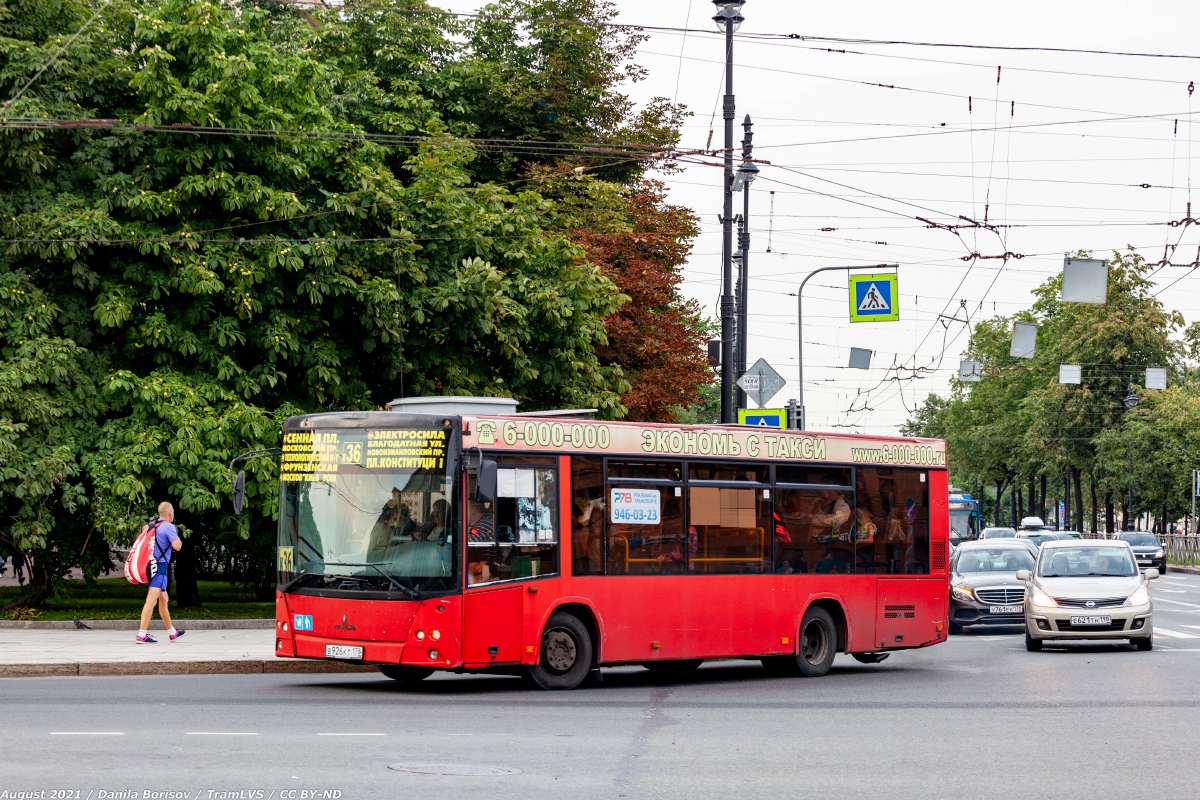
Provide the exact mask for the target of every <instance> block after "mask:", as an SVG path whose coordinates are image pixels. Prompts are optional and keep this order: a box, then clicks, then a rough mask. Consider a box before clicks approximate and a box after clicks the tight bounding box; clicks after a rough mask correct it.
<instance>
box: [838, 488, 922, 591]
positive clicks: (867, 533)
mask: <svg viewBox="0 0 1200 800" xmlns="http://www.w3.org/2000/svg"><path fill="white" fill-rule="evenodd" d="M857 497H858V508H857V511H856V517H857V520H858V529H859V531H861V532H862V533H863V534H864V536H863V537H862V539H861V541H859V542H857V547H856V553H855V562H856V568H857V571H858V572H865V573H875V574H891V575H898V574H908V575H927V574H928V573H929V476H928V473H926V471H925V470H920V469H906V468H901V467H859V468H858V491H857ZM870 526H874V530H872V529H871V527H870Z"/></svg>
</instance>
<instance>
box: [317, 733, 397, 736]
mask: <svg viewBox="0 0 1200 800" xmlns="http://www.w3.org/2000/svg"><path fill="white" fill-rule="evenodd" d="M317 736H387V734H386V733H318V734H317Z"/></svg>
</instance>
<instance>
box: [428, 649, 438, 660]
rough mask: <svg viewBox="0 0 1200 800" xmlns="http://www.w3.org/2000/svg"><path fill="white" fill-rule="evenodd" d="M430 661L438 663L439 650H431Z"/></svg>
mask: <svg viewBox="0 0 1200 800" xmlns="http://www.w3.org/2000/svg"><path fill="white" fill-rule="evenodd" d="M429 660H430V661H437V650H430V651H429Z"/></svg>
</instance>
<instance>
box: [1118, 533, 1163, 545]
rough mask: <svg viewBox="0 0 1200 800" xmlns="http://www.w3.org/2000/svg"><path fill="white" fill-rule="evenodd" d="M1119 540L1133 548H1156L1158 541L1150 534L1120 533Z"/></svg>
mask: <svg viewBox="0 0 1200 800" xmlns="http://www.w3.org/2000/svg"><path fill="white" fill-rule="evenodd" d="M1120 539H1121V541H1122V542H1129V543H1130V544H1131V545H1133V546H1134V547H1158V539H1156V538H1154V534H1152V533H1122V534H1121V536H1120Z"/></svg>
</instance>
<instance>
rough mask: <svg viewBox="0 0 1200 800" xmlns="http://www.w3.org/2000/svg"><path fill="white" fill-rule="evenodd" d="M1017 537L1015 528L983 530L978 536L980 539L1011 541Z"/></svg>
mask: <svg viewBox="0 0 1200 800" xmlns="http://www.w3.org/2000/svg"><path fill="white" fill-rule="evenodd" d="M1016 535H1017V529H1016V528H984V529H983V533H981V534H979V538H980V539H1012V538H1015V537H1016Z"/></svg>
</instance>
